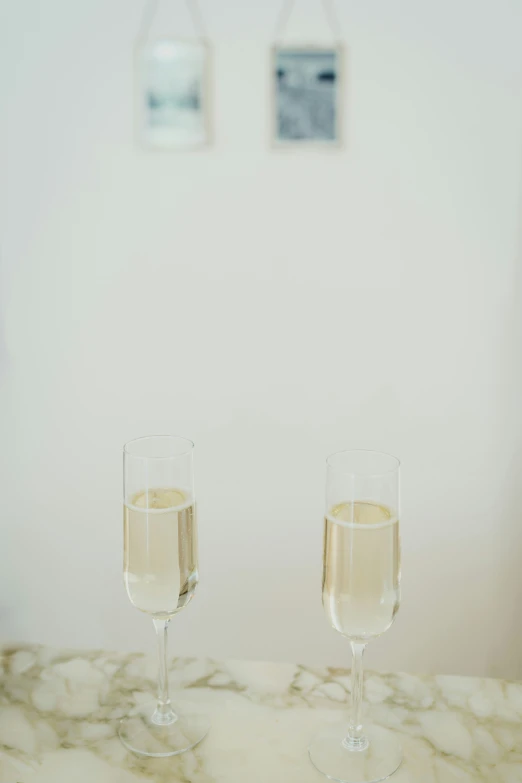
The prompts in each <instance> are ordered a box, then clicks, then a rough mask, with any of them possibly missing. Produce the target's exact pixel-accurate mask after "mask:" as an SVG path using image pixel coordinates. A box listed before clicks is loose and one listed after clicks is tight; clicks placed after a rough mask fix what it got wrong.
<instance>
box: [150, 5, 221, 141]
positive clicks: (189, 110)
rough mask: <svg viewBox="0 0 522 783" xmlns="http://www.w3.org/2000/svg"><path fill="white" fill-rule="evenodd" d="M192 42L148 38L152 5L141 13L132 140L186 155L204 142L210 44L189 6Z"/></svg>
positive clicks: (207, 130)
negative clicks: (179, 151)
mask: <svg viewBox="0 0 522 783" xmlns="http://www.w3.org/2000/svg"><path fill="white" fill-rule="evenodd" d="M187 6H188V9H189V11H190V14H191V19H192V22H193V25H194V29H195V32H196V37H195V38H194V39H183V38H173V37H171V36H155V37H151V36H150V34H149V33H150V29H151V26H152V22H153V20H154V17H155V15H156V12H157V7H158V0H152V2H150V3H149V5H148V6H147V8H146V10H145V15H144V19H143V23H142V26H141V30H140V35H139V38H138V41H137V44H136V63H135V68H136V74H135V81H136V136H137V139H138V141H139V142H140V143H141V144H142V145H145V146H146V147H149V148H153V149H162V150H189V149H197V148H199V147H203V146H205V145H207V144H209V143H210V140H211V129H210V125H211V122H210V111H211V109H210V83H209V82H210V58H211V48H210V44H209V43H208V41H207V40H206V38H205V35H204V28H203V24H202V20H201V15H200V14H199V11H198V8H197V6H196V5H195V0H187Z"/></svg>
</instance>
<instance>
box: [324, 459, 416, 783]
mask: <svg viewBox="0 0 522 783" xmlns="http://www.w3.org/2000/svg"><path fill="white" fill-rule="evenodd" d="M399 603H400V537H399V461H398V460H397V459H395V457H391V456H389V455H387V454H381V453H378V452H370V451H346V452H340V453H338V454H334V455H332V456H331V457H329V458H328V461H327V484H326V514H325V521H324V539H323V606H324V609H325V612H326V615H327V617H328V619H329V620H330V623H331V624H332V626H333V628H335V630H336V631H338V632H339V633H340V634H342V635H343V636H345V637H346V638H347V639H349V641H350V643H351V647H352V656H353V663H352V714H351V717H350V720H349V721H348V722H347V723H346V724H341V725H340V726H330V727H328V728H327V729H325V731H324V732H323V733H322V734H321V735H320V736H319V737H317V738H316V739H315V740H314V741H313V742H312V744H311V745H310V747H309V754H310V758H311V760H312V762H313V764H314V766H316V767H317V769H318V770H319V771H320V772H322V773H323V774H325V775H326V776H327V777H328V778H330V779H332V780H336V781H341V783H375V782H376V781H380V780H384V779H385V778H387V777H389V776H390V775H392V774H393V773H394V772H395V771H396V770H397V769H398V767H399V766H400V763H401V760H402V751H401V748H400V745H399V743H398V742H397V740H396V738H395V736H394V735H393V733H392V732H389V731H386V730H385V729H382V728H380V727H377V726H369V727H367V729H363V726H362V721H361V704H362V694H363V669H362V658H363V653H364V650H365V648H366V645H367V644H368V642H369V641H370V640H372V639H375V638H377V637H379V636H380V635H381V634H383V633H384V632H385V631H387V630H388V628H390V626H391V624H392V623H393V619H394V617H395V615H396V613H397V610H398V608H399Z"/></svg>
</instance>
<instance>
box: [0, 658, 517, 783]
mask: <svg viewBox="0 0 522 783" xmlns="http://www.w3.org/2000/svg"><path fill="white" fill-rule="evenodd" d="M155 677H156V664H155V661H153V660H151V659H148V658H146V657H144V656H143V655H139V654H119V653H114V652H103V651H91V652H83V651H82V652H79V651H69V650H54V649H49V648H46V647H37V646H22V647H20V646H19V647H6V648H3V650H2V653H1V658H0V683H1V691H0V699H1V702H0V783H66V781H67V783H71V781H75V782H77V783H87V781H89V783H93V782H96V783H146V781H153V782H154V783H167V782H168V783H319V781H323V783H324V781H325V780H326V779H325V778H323V777H322V776H321V775H320V774H319V773H318V772H316V771H315V770H314V769H313V767H312V766H311V764H310V762H309V760H308V755H307V745H308V742H309V740H310V739H311V738H312V737H313V735H314V734H315V733H316V732H317V731H318V730H319V729H321V727H322V726H323V725H324V724H325V723H327V722H331V721H336V720H337V721H338V720H339V718H340V717H341V716H342V712H343V710H344V711H345V710H346V709H347V706H348V702H349V694H350V678H349V672H348V671H347V670H344V669H335V668H313V667H305V666H298V665H293V664H284V663H260V662H252V661H249V662H247V661H226V662H222V663H220V662H216V661H210V660H194V659H175V660H174V661H173V662H172V666H171V672H170V682H171V690H172V693H171V696H172V699H173V701H174V702H175V704H176V705H177V706H178V707H179V708H180V709H181V710H187V711H188V710H190V711H192V712H201V713H206V714H208V715H209V716H210V718H211V721H212V729H211V732H210V734H209V736H208V737H207V739H206V740H204V742H203V743H202V744H201V745H200V746H199V747H198V748H196V749H195V750H194V751H192V752H189V753H186V754H184V755H182V756H179V757H174V758H169V759H145V758H140V757H138V756H134V755H133V754H131V753H129V752H128V751H126V750H125V748H124V747H123V746H122V745H121V743H120V741H119V739H118V737H117V733H116V730H117V725H118V721H119V719H120V718H121V717H122V716H123V715H124V714H126V713H127V712H128V711H129V710H130V709H131V708H132V707H133V706H134V705H135V704H137V703H139V702H141V701H143V700H150V698H151V694H152V693H153V692H154V689H155ZM365 700H366V710H367V712H368V713H369V715H370V716H371V719H372V721H373V722H375V723H378V724H380V725H382V726H386V727H387V728H389V729H391V730H392V731H394V732H397V734H398V735H399V736H400V738H401V742H402V745H403V749H404V756H405V762H404V764H403V766H402V767H401V769H400V770H399V772H398V773H397V774H396V775H395V776H394V777H393V779H392V780H393V781H394V783H453V782H455V783H471V781H487V783H490V782H495V783H519V782H520V783H522V685H521V684H517V683H512V682H505V681H501V680H484V679H477V678H466V677H418V676H413V675H410V674H376V673H372V672H369V673H367V675H366V679H365Z"/></svg>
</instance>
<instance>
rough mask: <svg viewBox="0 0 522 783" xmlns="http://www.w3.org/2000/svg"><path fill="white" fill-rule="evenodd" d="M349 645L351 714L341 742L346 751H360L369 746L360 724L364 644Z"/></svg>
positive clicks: (353, 643)
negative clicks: (346, 732) (345, 735)
mask: <svg viewBox="0 0 522 783" xmlns="http://www.w3.org/2000/svg"><path fill="white" fill-rule="evenodd" d="M350 644H351V647H352V714H351V716H350V725H349V728H348V736H347V737H346V738H345V739H344V740H343V745H344V746H345V748H347V750H354V751H361V750H366V748H367V747H368V745H369V742H368V738H367V737H365V736H364V734H363V727H362V722H361V712H362V699H363V681H364V678H363V655H364V651H365V649H366V644H365V643H361V642H351V643H350Z"/></svg>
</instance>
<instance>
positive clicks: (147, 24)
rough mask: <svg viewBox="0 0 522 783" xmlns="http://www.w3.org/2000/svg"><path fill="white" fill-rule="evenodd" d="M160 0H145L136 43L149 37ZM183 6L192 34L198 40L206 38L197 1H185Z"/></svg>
mask: <svg viewBox="0 0 522 783" xmlns="http://www.w3.org/2000/svg"><path fill="white" fill-rule="evenodd" d="M159 4H160V0H147V2H146V3H145V8H144V9H143V15H142V18H141V23H140V28H139V32H138V41H145V40H147V39H148V37H149V35H150V31H151V29H152V25H153V24H154V19H155V18H156V15H157V13H158V10H159ZM185 5H186V7H187V11H188V13H189V16H190V20H191V22H192V26H193V27H194V32H195V33H196V36H197V37H198V38H206V37H207V34H206V27H205V22H204V20H203V15H202V13H201V9H200V7H199V3H198V1H197V0H185Z"/></svg>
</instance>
